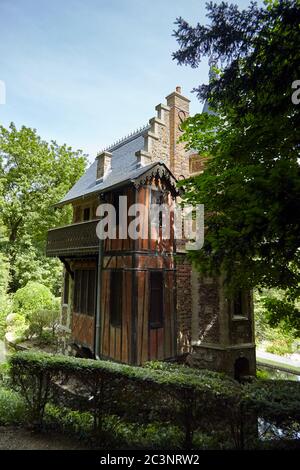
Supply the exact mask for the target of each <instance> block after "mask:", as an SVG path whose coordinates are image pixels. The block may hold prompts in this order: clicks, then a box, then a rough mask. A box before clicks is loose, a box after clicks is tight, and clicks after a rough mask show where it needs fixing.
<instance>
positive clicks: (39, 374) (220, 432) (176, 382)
mask: <svg viewBox="0 0 300 470" xmlns="http://www.w3.org/2000/svg"><path fill="white" fill-rule="evenodd" d="M10 364H11V376H12V380H13V383H14V386H15V387H16V388H17V389H19V390H20V391H21V394H22V396H23V397H24V399H25V400H26V403H27V407H28V412H29V417H30V421H31V422H34V423H38V424H39V425H42V423H43V422H46V423H47V425H54V426H55V423H56V424H58V425H59V426H61V428H62V429H64V430H68V432H76V433H80V434H81V435H90V434H93V436H94V438H95V439H96V442H97V443H99V442H100V443H101V444H100V445H101V446H102V445H104V446H105V445H108V443H109V444H110V445H113V444H115V445H118V446H119V445H120V446H125V447H126V446H132V447H134V448H137V447H138V446H140V447H143V446H145V447H146V448H163V447H162V446H165V448H168V447H169V446H170V445H171V447H172V448H182V447H184V448H190V447H193V446H198V447H199V448H208V447H214V448H232V447H234V448H243V447H244V446H245V445H246V439H245V436H246V435H247V436H248V441H249V445H250V443H251V445H252V444H253V442H256V441H255V439H256V438H255V433H256V416H259V417H261V418H262V419H265V420H271V422H272V423H273V424H274V426H276V425H278V424H279V425H280V426H281V427H282V428H283V429H284V435H285V436H288V435H289V436H292V438H293V439H294V438H295V429H298V427H299V418H300V416H299V409H300V407H299V397H300V393H299V391H300V390H299V387H300V384H298V383H297V382H289V383H287V382H283V383H282V382H281V381H267V380H259V381H255V382H254V383H251V384H249V385H244V386H242V385H240V384H238V383H237V382H235V381H233V380H231V379H229V378H228V377H225V376H222V375H221V374H218V373H214V372H209V371H202V370H196V369H189V368H188V367H185V366H180V365H177V364H170V363H168V364H162V365H161V366H160V365H159V363H157V362H155V363H150V364H148V365H147V367H134V366H128V365H123V364H117V363H113V362H109V361H94V360H88V359H77V358H71V357H66V356H59V355H57V356H52V355H49V354H45V353H43V354H42V353H16V354H15V355H14V356H12V357H11V358H10ZM58 379H59V380H60V381H61V380H63V381H64V383H65V382H66V380H68V379H72V381H73V386H74V387H75V388H76V390H81V393H82V387H83V388H84V389H85V390H86V403H87V408H86V409H85V410H84V411H83V410H82V409H81V406H82V405H80V407H79V408H78V409H77V410H75V411H74V410H70V409H68V407H66V406H65V405H64V407H63V408H61V406H59V407H57V403H61V398H60V397H59V396H55V394H56V393H57V387H56V388H55V387H54V388H53V385H54V384H55V382H56V381H57V380H58ZM50 399H52V400H53V399H54V400H55V402H56V405H55V406H54V405H53V404H52V403H51V404H49V403H50ZM64 403H65V401H64ZM77 403H78V402H77ZM75 404H76V402H75ZM51 423H52V424H51ZM112 443H113V444H112ZM247 445H248V444H247Z"/></svg>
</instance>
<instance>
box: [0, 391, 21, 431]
mask: <svg viewBox="0 0 300 470" xmlns="http://www.w3.org/2000/svg"><path fill="white" fill-rule="evenodd" d="M26 417H27V416H26V406H25V402H24V400H23V399H22V397H21V396H20V395H19V394H18V393H17V392H14V391H13V390H9V389H7V388H4V387H2V386H1V385H0V425H1V426H8V425H13V424H22V423H25V422H26Z"/></svg>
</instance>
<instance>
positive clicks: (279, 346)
mask: <svg viewBox="0 0 300 470" xmlns="http://www.w3.org/2000/svg"><path fill="white" fill-rule="evenodd" d="M266 340H267V341H268V344H267V346H266V351H267V352H270V353H273V354H278V355H279V356H284V355H285V354H291V353H293V343H294V341H295V338H294V336H293V335H292V334H291V333H289V332H287V331H286V330H284V329H281V328H280V327H278V328H272V329H270V330H268V332H267V334H266Z"/></svg>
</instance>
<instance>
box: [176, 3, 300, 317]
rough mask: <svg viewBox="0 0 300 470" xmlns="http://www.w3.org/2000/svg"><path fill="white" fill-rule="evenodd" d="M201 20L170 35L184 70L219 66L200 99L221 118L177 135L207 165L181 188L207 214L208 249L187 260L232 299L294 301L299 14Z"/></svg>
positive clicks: (217, 15) (278, 8)
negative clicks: (245, 291) (251, 291)
mask: <svg viewBox="0 0 300 470" xmlns="http://www.w3.org/2000/svg"><path fill="white" fill-rule="evenodd" d="M207 10H208V17H209V24H207V25H203V24H198V25H196V26H195V27H192V26H190V25H189V24H188V23H187V22H185V21H184V20H183V19H182V18H179V19H178V20H177V25H178V28H177V31H175V36H176V38H177V40H178V42H179V46H180V48H179V50H178V51H177V52H176V53H175V54H174V56H175V58H176V59H177V60H178V62H179V63H180V64H183V63H184V64H190V65H191V66H193V67H196V66H198V65H199V63H200V62H201V60H202V58H203V57H205V56H210V57H211V56H212V57H213V58H215V59H216V61H218V59H219V62H220V61H221V62H222V69H221V71H220V73H219V74H217V75H216V70H215V74H214V76H213V77H211V82H210V84H209V85H203V86H202V87H200V88H199V89H198V90H197V91H198V94H199V96H200V97H201V99H205V98H206V99H208V101H209V105H210V107H211V109H212V110H214V111H216V112H217V113H218V115H211V114H206V113H204V114H201V115H199V114H197V115H196V116H194V117H191V118H189V119H187V120H186V121H185V122H184V123H183V125H182V127H183V130H184V135H183V137H182V140H183V141H185V142H187V145H188V148H193V149H194V150H197V151H198V152H199V154H200V155H201V156H203V157H208V158H207V161H206V168H205V171H204V172H203V173H202V174H200V175H199V176H196V177H194V178H191V179H189V180H187V181H183V182H181V185H182V186H184V187H185V200H186V201H187V202H189V203H193V204H196V203H202V204H204V206H205V212H206V223H205V225H206V229H207V230H206V235H205V241H204V247H203V248H202V249H201V250H200V251H195V252H193V253H191V258H192V259H193V260H194V261H195V263H196V264H197V265H198V266H199V268H200V269H201V270H202V271H204V272H206V273H217V274H218V273H219V272H224V273H226V281H227V285H230V288H231V290H236V289H239V288H252V287H254V286H257V285H260V286H264V287H277V288H281V289H283V290H288V291H289V292H290V293H292V294H293V296H294V298H296V297H298V296H299V281H300V269H299V268H300V257H299V241H300V239H299V233H300V231H299V225H300V220H299V214H300V206H299V201H300V177H299V176H300V171H299V131H298V129H299V117H300V107H299V106H296V105H294V104H293V102H292V99H291V96H292V92H293V90H292V88H291V85H292V82H293V81H294V80H297V79H299V77H298V75H297V74H298V68H299V63H300V51H299V48H298V47H297V44H299V41H300V30H299V25H298V23H299V22H298V18H299V14H300V5H299V2H298V1H295V0H292V1H291V0H281V1H280V2H272V3H271V2H270V3H269V4H268V7H262V8H261V7H259V6H257V4H254V3H251V4H250V5H249V7H248V8H247V9H244V10H243V9H240V7H238V6H237V5H229V4H228V3H226V2H221V3H220V4H216V3H209V4H207ZM245 31H246V32H247V34H245ZM286 311H287V310H286ZM281 313H282V310H281ZM291 313H292V312H291V310H290V309H289V310H288V315H290V314H291Z"/></svg>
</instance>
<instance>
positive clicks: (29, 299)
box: [13, 281, 59, 339]
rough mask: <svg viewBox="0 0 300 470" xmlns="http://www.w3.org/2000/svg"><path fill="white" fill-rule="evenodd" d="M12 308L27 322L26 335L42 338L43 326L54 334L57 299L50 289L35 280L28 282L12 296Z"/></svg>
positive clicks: (56, 317)
mask: <svg viewBox="0 0 300 470" xmlns="http://www.w3.org/2000/svg"><path fill="white" fill-rule="evenodd" d="M13 306H14V310H15V311H16V312H17V313H18V314H20V315H22V316H23V317H24V318H25V319H26V322H27V323H28V331H27V335H28V336H29V337H31V336H37V337H38V338H39V339H42V336H43V332H44V329H45V328H48V329H50V330H51V331H52V334H53V336H54V334H55V329H56V326H57V324H58V318H59V300H58V299H56V298H55V297H54V295H53V294H52V293H51V291H50V289H49V288H48V287H46V286H44V285H43V284H39V283H37V282H32V281H31V282H28V284H27V285H26V286H25V287H22V288H21V289H19V290H18V291H17V292H16V293H15V295H14V298H13Z"/></svg>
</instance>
